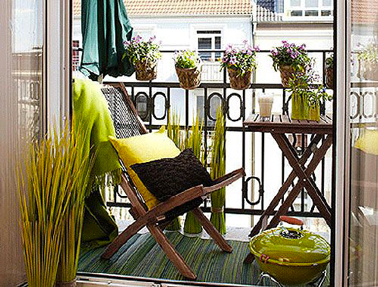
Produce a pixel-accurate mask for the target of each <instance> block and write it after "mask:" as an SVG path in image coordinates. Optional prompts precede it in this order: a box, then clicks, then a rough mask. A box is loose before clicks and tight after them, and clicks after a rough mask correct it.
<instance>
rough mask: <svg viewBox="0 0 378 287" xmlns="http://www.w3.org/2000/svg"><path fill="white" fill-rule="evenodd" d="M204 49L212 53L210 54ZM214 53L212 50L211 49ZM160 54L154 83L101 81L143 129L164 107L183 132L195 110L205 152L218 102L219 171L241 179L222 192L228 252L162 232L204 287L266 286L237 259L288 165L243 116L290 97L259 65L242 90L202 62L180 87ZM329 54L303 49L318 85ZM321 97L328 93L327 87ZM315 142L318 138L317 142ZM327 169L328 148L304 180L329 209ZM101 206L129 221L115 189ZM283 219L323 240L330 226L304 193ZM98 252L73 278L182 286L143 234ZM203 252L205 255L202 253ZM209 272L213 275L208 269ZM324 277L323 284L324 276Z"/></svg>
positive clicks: (204, 238) (284, 105)
mask: <svg viewBox="0 0 378 287" xmlns="http://www.w3.org/2000/svg"><path fill="white" fill-rule="evenodd" d="M206 51H207V52H214V51H215V50H206ZM216 51H217V52H219V50H216ZM162 52H163V59H162V60H161V63H159V65H158V78H157V80H154V81H152V82H138V81H136V80H134V79H133V78H125V79H124V80H123V79H121V81H120V79H111V78H109V79H107V82H105V84H107V83H109V84H114V82H117V83H120V84H121V85H123V86H124V87H125V88H126V90H127V91H128V93H129V95H130V96H131V98H132V101H133V103H134V105H135V106H136V108H137V110H138V113H139V116H140V117H141V118H142V120H143V121H144V123H145V125H146V127H147V128H148V129H149V131H154V130H157V129H159V127H160V126H161V125H166V124H167V122H168V111H169V110H171V111H172V110H173V111H175V112H177V113H178V114H179V115H180V125H181V129H183V130H185V129H187V128H190V127H191V126H192V124H193V116H195V115H196V114H197V113H199V115H200V118H201V119H202V120H203V123H204V127H203V132H204V134H205V136H204V141H205V143H204V146H205V148H208V147H209V145H210V143H209V140H210V137H209V135H210V134H211V133H212V131H213V128H214V122H215V118H216V110H217V107H218V106H219V105H220V104H222V105H223V107H224V111H225V116H226V133H225V137H226V172H228V171H231V170H233V169H236V168H239V167H243V168H244V169H245V170H246V176H245V177H244V178H243V180H241V181H239V182H237V183H236V184H234V185H232V186H230V187H228V188H227V191H226V204H225V207H224V211H225V216H226V225H227V233H226V239H227V240H230V242H231V245H232V246H233V247H234V252H233V253H232V254H231V255H229V254H227V255H226V254H224V253H222V252H221V251H220V250H219V249H218V248H217V246H216V245H215V244H214V243H213V242H212V241H211V240H209V239H208V235H207V234H206V233H205V232H203V234H200V235H197V236H193V235H191V236H190V237H188V236H185V235H183V234H182V233H180V232H167V236H168V238H169V239H170V241H171V242H172V243H173V245H174V246H175V247H176V248H177V250H178V251H179V253H180V254H181V255H182V256H183V257H184V259H185V260H186V261H187V263H188V264H189V265H190V266H191V267H193V270H194V272H195V273H197V275H198V280H197V281H198V282H207V283H206V284H208V285H209V286H210V285H211V283H209V282H218V283H223V284H230V285H229V286H236V285H237V284H241V285H251V284H258V285H263V286H264V285H265V286H272V284H273V285H274V282H273V281H271V280H270V279H269V278H265V279H263V280H261V281H259V268H258V267H257V264H256V262H255V263H253V264H250V265H244V264H243V259H244V258H245V256H246V255H247V254H248V253H249V250H248V241H249V238H248V234H249V232H250V230H251V228H252V227H253V226H254V225H255V224H256V223H257V221H258V220H259V218H260V216H261V215H262V214H263V213H264V211H265V210H266V208H267V206H268V205H269V203H270V201H271V200H272V199H273V197H274V196H275V195H276V193H277V191H278V190H279V188H280V187H281V186H282V184H283V183H284V181H285V179H286V177H287V176H288V174H289V172H290V171H291V168H290V165H289V163H288V162H287V159H286V158H285V157H284V154H283V153H282V152H281V150H280V149H279V148H278V147H277V145H276V144H275V142H274V140H273V138H272V137H271V136H270V135H269V134H266V133H252V132H250V131H248V130H247V129H246V128H245V127H243V122H244V121H245V120H246V119H247V117H248V116H249V115H250V114H252V113H257V112H258V104H257V100H256V99H257V96H258V95H259V94H260V93H262V92H266V93H272V94H273V95H274V106H273V113H274V114H276V115H285V114H290V94H289V93H288V92H287V91H286V90H285V89H284V88H283V87H282V85H281V84H280V82H279V75H278V73H276V72H274V71H273V69H268V68H266V67H265V66H264V67H263V68H262V70H263V71H264V74H263V75H261V74H259V69H258V70H257V74H256V75H254V82H253V83H252V85H251V86H250V88H249V89H247V90H244V91H236V90H233V89H231V88H230V85H229V82H228V76H227V74H226V71H222V72H220V71H219V63H218V62H205V64H204V67H203V72H204V73H203V77H202V84H201V86H200V87H199V88H198V89H196V90H194V91H187V90H183V89H181V88H180V86H179V84H178V80H177V78H176V76H175V74H173V71H174V68H173V63H172V62H171V59H172V54H173V52H174V51H162ZM331 52H332V50H311V51H309V54H310V56H312V57H315V58H316V59H317V63H316V66H315V69H317V71H318V73H319V75H320V78H321V79H322V81H323V82H324V81H325V71H324V69H325V64H324V63H325V62H324V61H325V59H326V57H327V55H328V54H329V53H331ZM268 53H269V51H267V50H266V51H260V52H259V53H258V56H257V59H258V62H259V63H262V62H264V61H266V59H267V58H268ZM171 72H172V73H171ZM328 92H329V93H332V91H331V90H329V91H328ZM111 112H112V113H116V112H117V111H116V110H114V111H111ZM321 113H322V114H327V115H328V116H332V105H329V104H327V105H326V104H325V103H322V106H321ZM289 139H290V142H291V144H292V146H293V147H294V148H295V150H296V151H297V154H298V156H301V155H302V154H303V151H304V149H305V148H306V147H307V145H308V144H309V143H310V141H311V139H312V138H311V136H310V135H307V134H290V135H289ZM323 140H324V137H323V139H322V140H321V143H322V142H323ZM227 159H232V160H227ZM331 169H332V151H331V150H329V151H328V153H327V154H326V156H325V157H324V159H323V160H322V161H321V164H320V165H319V167H318V168H317V169H316V170H315V172H314V173H313V174H312V175H311V178H312V179H313V181H314V182H315V183H316V185H317V186H319V188H320V192H321V194H322V195H323V196H324V197H325V198H326V200H327V202H328V204H329V205H331V198H332V194H331V186H332V177H331V174H332V172H331ZM292 187H293V186H291V188H292ZM106 201H107V206H108V208H109V209H110V212H111V213H112V214H113V215H114V216H115V217H116V219H117V221H118V224H119V226H120V229H121V230H122V229H124V228H125V227H126V226H127V225H128V224H130V219H131V216H130V215H129V214H128V211H127V210H128V208H130V206H131V205H130V203H129V201H128V199H127V197H126V196H125V195H124V193H123V191H122V190H121V188H116V189H115V190H114V191H108V193H107V198H106ZM210 206H211V203H210V199H208V200H206V201H205V202H204V204H203V206H202V210H203V211H204V212H205V214H209V213H210V212H211V207H210ZM274 212H275V211H274ZM274 212H271V214H270V215H272V214H273V213H274ZM288 215H291V216H295V217H299V218H301V219H303V220H304V222H305V226H306V229H309V230H311V231H314V232H317V233H319V234H321V235H322V236H323V237H325V238H327V240H328V241H330V229H329V227H328V225H327V224H326V222H325V220H324V219H323V218H322V217H321V215H320V213H319V211H318V210H317V208H316V207H315V205H314V203H313V202H312V200H311V198H310V196H309V195H308V193H307V191H306V190H305V189H304V188H302V189H301V192H300V195H299V196H298V197H297V198H296V200H295V201H294V203H293V204H292V206H291V207H290V208H289V211H288ZM204 250H206V252H204ZM102 251H103V250H102V249H97V250H94V251H93V252H88V253H85V252H84V253H83V254H82V256H81V259H80V262H79V270H80V271H81V273H80V274H81V276H85V275H88V274H92V273H94V274H106V273H109V274H117V275H120V276H122V278H129V279H130V278H132V279H133V280H135V279H138V278H139V279H140V278H141V277H143V278H145V279H143V280H145V281H146V280H147V281H148V280H150V281H151V282H157V283H159V282H163V281H165V280H168V281H169V280H179V281H180V282H182V281H185V279H184V277H182V276H181V275H180V274H179V272H178V271H177V270H176V269H175V267H174V266H173V265H172V264H171V263H170V262H169V261H168V259H167V257H166V256H165V255H164V253H163V251H162V250H161V249H160V248H159V246H158V245H157V244H156V243H155V241H154V239H153V238H152V237H151V236H150V235H149V234H148V233H146V231H145V232H142V233H139V234H138V235H136V236H134V237H133V238H132V239H131V240H130V241H129V243H127V244H126V245H125V246H123V247H122V249H121V250H120V251H119V252H118V253H116V255H115V256H114V258H112V259H111V261H109V262H106V261H102V260H101V259H100V255H101V253H102ZM209 254H211V256H208V255H209ZM208 268H209V269H208ZM215 270H218V271H217V272H215ZM146 277H147V279H146ZM326 280H327V281H329V272H328V273H327V278H326ZM324 286H327V284H326V285H324Z"/></svg>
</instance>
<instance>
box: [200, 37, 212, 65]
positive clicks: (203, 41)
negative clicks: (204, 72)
mask: <svg viewBox="0 0 378 287" xmlns="http://www.w3.org/2000/svg"><path fill="white" fill-rule="evenodd" d="M211 42H212V41H211V38H198V50H211V48H212V47H211ZM199 54H200V56H201V59H202V60H203V61H207V60H210V59H211V52H200V53H199Z"/></svg>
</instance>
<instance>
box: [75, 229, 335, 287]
mask: <svg viewBox="0 0 378 287" xmlns="http://www.w3.org/2000/svg"><path fill="white" fill-rule="evenodd" d="M166 234H167V237H168V239H169V240H170V241H171V242H172V244H173V245H174V246H175V248H176V250H177V251H178V252H179V253H180V254H181V255H182V257H183V258H184V259H185V261H186V262H187V263H188V265H189V266H191V268H192V269H193V271H194V273H196V274H197V277H198V278H197V282H217V283H226V284H239V285H249V286H250V285H253V284H256V282H257V281H258V277H259V274H260V270H259V268H258V267H257V264H256V262H254V263H253V264H249V265H245V264H243V259H244V258H245V256H247V254H248V252H249V249H248V242H246V241H240V240H228V242H229V243H230V245H231V246H232V247H233V252H232V253H231V254H228V253H224V252H222V251H221V250H220V249H219V248H218V246H217V245H216V244H215V243H214V242H213V241H212V240H210V239H204V238H199V237H188V236H185V235H183V234H181V233H180V232H166ZM226 239H227V238H226ZM104 249H105V247H103V248H98V249H95V250H91V251H87V252H83V253H82V254H81V257H80V260H79V271H81V272H89V273H107V274H117V275H127V276H133V277H148V278H158V279H168V280H185V278H184V277H183V276H181V275H180V274H179V272H178V271H177V270H176V268H175V267H174V266H173V265H172V263H171V262H170V261H169V260H168V258H167V257H166V256H165V254H164V253H163V251H162V250H161V248H160V246H159V245H158V244H157V243H156V242H155V240H154V239H153V237H152V236H151V235H150V234H149V233H138V234H136V235H135V236H133V237H132V238H131V239H130V240H129V241H128V242H127V243H126V244H125V245H124V246H123V247H122V248H121V249H120V250H119V251H118V252H117V253H116V254H115V255H114V256H113V257H112V258H111V259H110V260H109V261H107V260H102V259H101V258H100V256H101V254H102V252H103V251H104ZM328 274H329V272H328ZM328 282H329V278H327V281H326V282H325V283H326V284H324V285H323V286H328V285H329V284H327V283H328ZM262 284H263V286H276V285H275V284H274V283H273V282H271V281H270V280H269V279H266V280H265V281H264V282H262ZM309 286H313V285H309Z"/></svg>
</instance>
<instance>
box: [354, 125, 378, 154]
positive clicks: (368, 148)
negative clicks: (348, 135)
mask: <svg viewBox="0 0 378 287" xmlns="http://www.w3.org/2000/svg"><path fill="white" fill-rule="evenodd" d="M354 147H355V148H358V149H359V150H362V151H364V152H366V153H370V154H374V155H378V130H371V129H365V130H364V133H363V134H362V135H361V136H360V137H359V138H358V139H357V140H356V143H355V144H354Z"/></svg>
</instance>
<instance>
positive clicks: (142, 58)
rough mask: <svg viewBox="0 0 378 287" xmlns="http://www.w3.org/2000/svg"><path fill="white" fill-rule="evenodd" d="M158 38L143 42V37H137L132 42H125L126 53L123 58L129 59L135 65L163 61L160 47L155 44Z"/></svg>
mask: <svg viewBox="0 0 378 287" xmlns="http://www.w3.org/2000/svg"><path fill="white" fill-rule="evenodd" d="M155 39H156V37H151V38H150V39H149V40H148V41H143V39H142V37H141V36H139V35H137V36H135V37H133V38H132V39H131V40H130V41H125V42H124V45H125V48H126V52H125V54H124V55H123V58H129V59H130V61H131V62H132V63H133V64H134V65H135V63H137V62H149V63H156V62H157V61H158V60H159V59H161V53H160V50H159V49H160V45H159V44H157V43H155Z"/></svg>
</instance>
